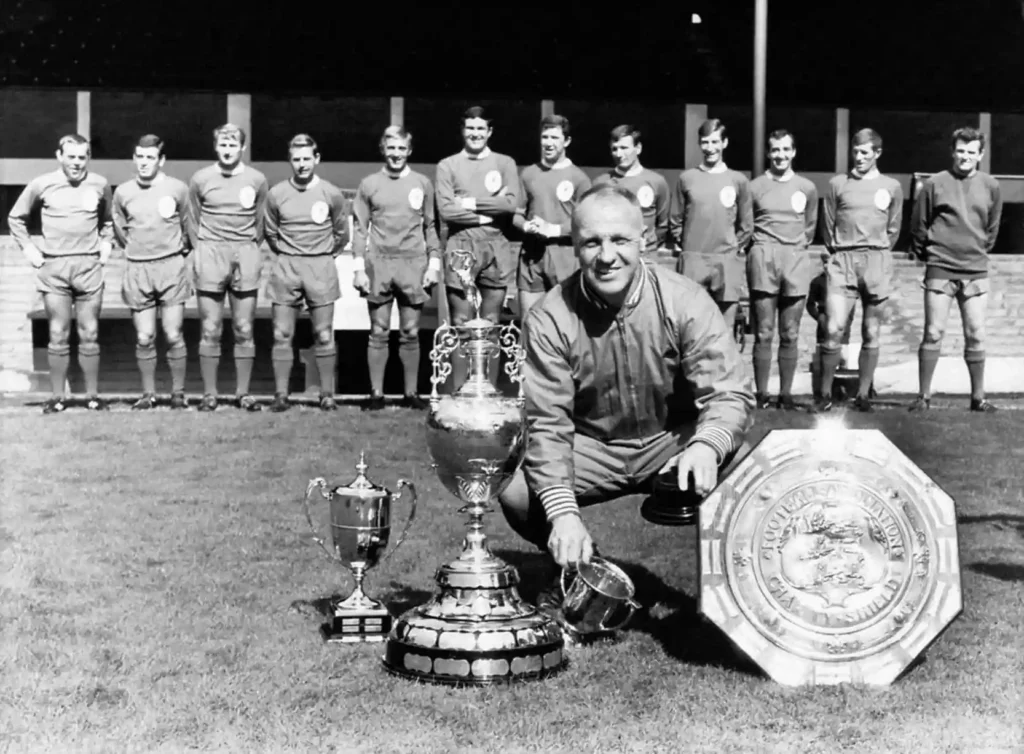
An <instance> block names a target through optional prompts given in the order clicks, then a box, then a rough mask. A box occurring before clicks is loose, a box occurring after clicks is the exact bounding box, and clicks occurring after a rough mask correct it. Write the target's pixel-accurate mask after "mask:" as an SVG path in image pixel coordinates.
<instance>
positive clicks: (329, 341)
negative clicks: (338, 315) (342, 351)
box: [313, 325, 334, 348]
mask: <svg viewBox="0 0 1024 754" xmlns="http://www.w3.org/2000/svg"><path fill="white" fill-rule="evenodd" d="M313 337H314V339H315V340H316V344H317V345H318V346H320V347H321V348H327V347H328V346H333V345H334V326H333V325H329V326H327V327H321V328H320V329H319V330H317V331H316V332H314V333H313Z"/></svg>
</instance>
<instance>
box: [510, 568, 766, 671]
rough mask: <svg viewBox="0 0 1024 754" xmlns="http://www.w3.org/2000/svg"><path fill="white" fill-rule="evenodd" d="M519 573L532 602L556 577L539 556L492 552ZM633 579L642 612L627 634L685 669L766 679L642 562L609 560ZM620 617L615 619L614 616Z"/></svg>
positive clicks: (694, 607) (522, 588) (684, 596)
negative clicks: (641, 636) (639, 636)
mask: <svg viewBox="0 0 1024 754" xmlns="http://www.w3.org/2000/svg"><path fill="white" fill-rule="evenodd" d="M494 554H495V555H497V556H498V557H499V558H501V559H502V560H504V561H505V562H506V563H510V564H511V565H513V566H515V567H516V569H517V570H518V571H519V577H520V584H519V594H520V596H522V597H523V599H525V600H526V601H527V602H534V600H536V598H537V594H538V593H539V592H540V591H541V590H543V589H544V588H545V587H547V586H548V585H549V584H550V582H551V580H552V579H553V578H554V577H555V576H557V571H555V570H554V569H553V567H552V565H551V559H550V558H549V557H548V556H547V555H546V554H544V553H541V552H523V551H520V550H500V551H495V553H494ZM609 560H611V561H612V562H614V563H615V564H616V565H618V566H619V567H620V568H622V570H624V571H625V572H626V574H627V575H628V576H629V577H630V578H631V579H632V580H633V585H634V586H635V587H636V600H637V602H639V603H640V604H641V605H642V606H643V607H642V609H641V610H638V611H637V612H636V614H635V615H634V616H633V619H632V620H631V621H630V622H629V623H628V624H627V625H626V627H625V628H624V629H623V630H624V631H634V632H639V633H645V634H648V635H649V636H651V637H652V638H653V639H654V640H655V641H657V642H658V643H659V644H660V645H661V646H662V648H663V649H664V650H665V653H666V654H667V655H668V656H669V657H671V658H672V659H674V660H677V661H679V662H682V663H685V664H687V665H697V666H712V667H719V668H724V669H726V670H732V671H736V672H739V673H744V674H746V675H751V676H758V677H760V676H762V673H761V670H760V668H758V667H757V666H756V665H755V664H754V663H753V662H751V661H750V660H749V659H747V658H746V657H745V656H744V655H743V653H742V652H740V651H739V650H738V649H736V648H735V647H734V646H733V644H732V642H731V641H730V640H729V638H728V637H727V636H725V634H723V633H722V631H720V630H719V629H718V627H717V626H715V625H713V624H712V623H710V622H708V621H707V620H705V619H704V618H703V617H702V616H701V614H700V612H699V610H698V609H697V607H698V606H697V600H696V599H694V598H693V597H692V596H691V595H689V594H686V593H685V592H682V591H680V590H678V589H676V588H675V587H672V586H669V585H668V584H666V583H665V582H664V581H663V580H662V579H661V578H660V577H659V576H657V575H656V574H654V573H652V572H651V571H650V570H648V569H647V568H645V567H644V566H642V565H640V564H638V563H631V562H627V561H623V560H620V559H618V558H609ZM616 617H617V616H616Z"/></svg>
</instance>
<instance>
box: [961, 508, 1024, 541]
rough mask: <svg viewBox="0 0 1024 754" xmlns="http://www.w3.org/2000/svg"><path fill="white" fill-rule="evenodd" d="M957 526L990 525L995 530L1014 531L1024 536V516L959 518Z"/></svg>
mask: <svg viewBox="0 0 1024 754" xmlns="http://www.w3.org/2000/svg"><path fill="white" fill-rule="evenodd" d="M957 523H958V524H962V525H965V526H969V525H971V524H992V525H993V526H995V527H996V528H997V529H1016V530H1017V533H1018V534H1020V535H1021V536H1024V516H1020V515H1017V514H1015V513H990V514H987V515H984V516H960V517H959V518H958V519H957Z"/></svg>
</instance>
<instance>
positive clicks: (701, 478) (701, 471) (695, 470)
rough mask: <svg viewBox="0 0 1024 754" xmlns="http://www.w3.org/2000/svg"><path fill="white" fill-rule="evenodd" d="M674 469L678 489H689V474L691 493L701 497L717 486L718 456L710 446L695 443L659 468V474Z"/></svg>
mask: <svg viewBox="0 0 1024 754" xmlns="http://www.w3.org/2000/svg"><path fill="white" fill-rule="evenodd" d="M673 468H675V469H676V474H677V479H678V480H679V489H680V490H683V491H686V490H688V489H689V488H690V474H691V473H692V474H693V491H694V492H695V493H697V494H698V495H700V496H701V497H703V496H704V495H707V494H708V493H709V492H711V490H713V489H714V488H715V485H716V484H718V454H717V453H715V449H714V448H712V447H711V446H710V445H705V444H704V443H702V442H695V443H694V444H693V445H691V446H689V447H688V448H686V449H685V450H684V451H683V452H682V453H680V454H678V455H676V456H673V457H672V458H670V459H669V461H668V463H666V464H665V465H664V466H662V467H661V471H659V472H658V473H659V474H664V473H666V472H669V471H671V470H672V469H673Z"/></svg>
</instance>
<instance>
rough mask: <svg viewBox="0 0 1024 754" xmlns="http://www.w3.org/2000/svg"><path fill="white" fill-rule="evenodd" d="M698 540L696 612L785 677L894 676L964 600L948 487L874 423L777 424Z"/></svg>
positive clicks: (713, 507)
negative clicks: (871, 425)
mask: <svg viewBox="0 0 1024 754" xmlns="http://www.w3.org/2000/svg"><path fill="white" fill-rule="evenodd" d="M699 552H700V555H699V557H700V610H701V612H702V613H703V614H704V615H705V616H706V617H707V618H708V619H710V620H711V621H712V622H713V623H715V624H716V625H717V626H718V627H719V628H721V629H722V630H723V631H724V632H725V633H726V635H728V636H729V638H730V639H732V641H733V642H734V643H735V644H736V645H737V646H738V647H739V648H740V649H742V650H743V651H744V652H745V653H746V654H747V655H748V656H749V657H750V658H751V659H752V660H753V661H754V662H756V663H757V664H758V665H759V666H760V667H761V669H762V670H764V672H765V673H766V674H767V675H768V676H770V677H771V678H772V679H773V680H775V681H776V682H778V683H782V684H785V685H788V686H797V685H830V684H837V683H848V682H849V683H866V684H879V685H885V684H889V683H892V682H893V681H894V680H895V679H896V678H897V677H898V676H899V675H900V673H901V672H902V671H903V670H904V669H905V668H906V667H907V666H908V665H910V663H911V662H912V661H913V660H914V659H915V658H916V657H917V656H918V655H920V654H921V653H922V652H923V651H924V650H925V649H926V648H927V647H928V645H929V644H931V643H932V642H933V641H934V640H935V639H936V638H937V637H938V636H939V634H940V633H941V632H942V631H943V630H944V629H945V628H946V627H947V626H948V625H949V624H950V623H951V622H952V621H953V620H954V619H955V618H956V617H957V616H958V615H959V614H960V611H961V610H962V608H963V595H962V590H961V584H960V558H959V551H958V543H957V530H956V513H955V510H954V505H953V500H952V498H950V496H949V495H948V494H946V493H945V492H944V491H943V490H942V489H940V488H939V487H938V485H936V484H935V483H934V482H933V481H932V480H931V479H930V478H928V476H927V475H926V474H925V473H924V472H922V471H921V470H920V469H919V468H918V467H917V466H916V465H915V464H914V463H913V462H912V461H911V460H910V459H909V458H907V456H906V455H904V454H903V453H902V452H901V451H900V450H899V449H898V448H897V447H896V446H895V445H893V443H892V442H890V441H889V439H888V438H886V436H885V435H884V434H882V433H881V432H880V431H878V430H874V429H864V430H861V429H858V430H852V429H845V428H842V427H841V426H840V425H835V426H830V427H827V428H820V429H815V430H799V429H787V430H773V431H771V432H769V433H768V434H767V435H766V436H765V438H764V439H763V440H762V441H761V442H760V443H759V444H758V445H757V447H756V448H754V450H753V451H752V452H751V453H750V454H749V455H748V456H747V457H746V458H744V459H743V460H742V461H740V463H738V464H737V465H736V467H735V468H734V469H733V471H732V472H731V473H730V474H729V475H728V476H727V477H726V478H725V479H723V480H722V482H721V483H720V484H719V486H718V487H717V488H716V489H715V490H714V492H712V494H711V495H709V496H708V498H707V500H705V502H704V503H703V504H702V505H701V508H700V548H699Z"/></svg>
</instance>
